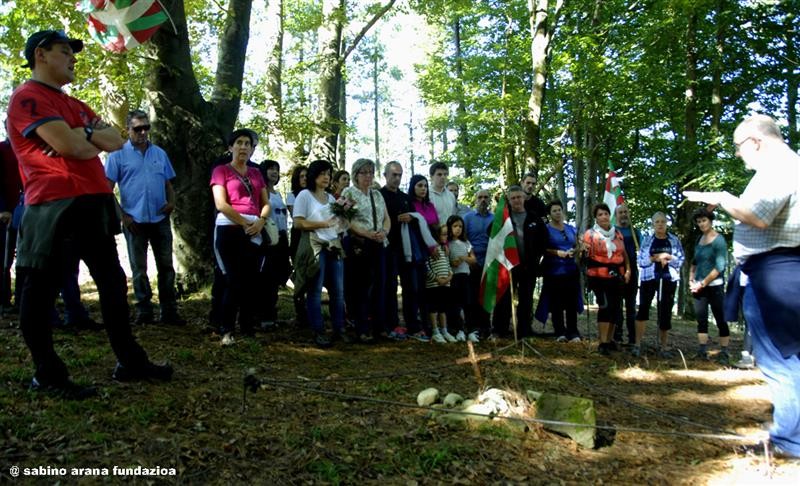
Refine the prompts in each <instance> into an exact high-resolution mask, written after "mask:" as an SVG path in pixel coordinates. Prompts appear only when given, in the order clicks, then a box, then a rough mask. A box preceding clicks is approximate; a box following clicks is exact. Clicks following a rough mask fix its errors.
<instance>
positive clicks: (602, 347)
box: [597, 343, 611, 356]
mask: <svg viewBox="0 0 800 486" xmlns="http://www.w3.org/2000/svg"><path fill="white" fill-rule="evenodd" d="M597 352H598V353H600V354H601V355H603V356H609V355H610V354H611V347H610V346H609V344H608V343H600V344H599V345H598V346H597Z"/></svg>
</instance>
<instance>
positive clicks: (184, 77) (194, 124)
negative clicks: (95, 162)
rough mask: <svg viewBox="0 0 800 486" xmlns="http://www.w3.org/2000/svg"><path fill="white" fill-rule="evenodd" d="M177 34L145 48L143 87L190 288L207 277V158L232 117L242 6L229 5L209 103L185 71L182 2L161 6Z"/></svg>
mask: <svg viewBox="0 0 800 486" xmlns="http://www.w3.org/2000/svg"><path fill="white" fill-rule="evenodd" d="M164 7H165V8H166V9H167V10H168V11H169V12H170V14H171V16H172V20H173V22H174V23H175V27H176V29H177V34H176V33H174V32H173V31H172V30H171V29H160V30H159V31H158V32H157V33H156V35H155V36H154V37H153V40H152V42H150V43H147V44H145V47H146V48H147V49H149V50H150V54H153V56H152V57H154V58H155V59H156V62H153V63H152V65H151V72H150V74H149V75H148V76H147V77H146V83H147V87H148V91H149V95H150V98H151V100H150V101H151V105H152V107H153V110H154V112H155V116H154V118H153V120H151V123H152V125H153V132H152V139H153V142H154V143H156V144H158V145H159V146H161V147H162V148H163V149H164V150H165V151H166V152H167V154H168V155H169V158H170V160H171V161H172V165H173V167H174V168H175V172H176V174H177V177H176V179H175V192H176V196H177V201H176V203H177V204H176V208H175V212H174V213H173V217H172V224H173V228H174V230H175V255H176V257H177V259H178V264H179V271H180V273H181V280H182V282H183V284H184V287H185V288H186V289H187V290H189V291H192V290H195V289H197V288H198V287H199V286H201V285H204V284H206V283H208V282H209V281H210V280H211V277H212V275H213V265H212V264H211V261H212V260H211V259H212V251H211V250H212V248H211V241H212V229H213V214H214V210H213V205H212V200H211V194H210V191H209V189H208V181H209V177H210V172H209V168H210V165H211V162H212V160H213V159H214V158H215V157H216V156H217V155H219V154H221V153H223V152H224V151H225V149H226V144H225V138H226V137H227V136H228V134H230V132H231V131H232V129H233V126H234V123H235V121H236V116H237V114H238V112H239V100H240V97H241V87H242V76H243V73H244V62H245V56H244V53H245V52H246V50H247V41H248V35H249V21H250V9H251V1H250V0H230V2H229V4H228V17H227V19H226V23H225V29H224V30H223V33H222V35H221V37H220V39H219V58H218V64H217V76H216V85H215V88H214V96H213V101H212V102H211V103H209V102H207V101H206V100H204V99H203V97H202V95H201V93H200V88H199V85H198V83H197V80H196V78H195V76H194V73H193V71H192V59H191V54H190V51H189V36H188V32H187V26H186V13H185V11H184V8H183V2H182V1H178V0H164Z"/></svg>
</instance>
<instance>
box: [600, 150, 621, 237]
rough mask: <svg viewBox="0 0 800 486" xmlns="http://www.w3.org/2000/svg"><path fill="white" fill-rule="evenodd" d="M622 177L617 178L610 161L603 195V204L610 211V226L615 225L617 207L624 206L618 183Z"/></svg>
mask: <svg viewBox="0 0 800 486" xmlns="http://www.w3.org/2000/svg"><path fill="white" fill-rule="evenodd" d="M621 181H622V177H619V176H617V171H616V170H614V166H613V165H612V164H611V161H609V162H608V174H607V175H606V190H605V192H604V193H603V202H604V203H606V204H607V205H608V209H610V210H611V224H614V223H615V219H616V218H615V217H614V216H615V214H616V209H617V206H619V205H622V204H625V198H624V197H622V187H621V186H620V182H621Z"/></svg>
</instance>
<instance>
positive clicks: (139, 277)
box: [124, 218, 178, 316]
mask: <svg viewBox="0 0 800 486" xmlns="http://www.w3.org/2000/svg"><path fill="white" fill-rule="evenodd" d="M136 229H137V232H136V234H133V233H131V232H130V231H128V230H127V229H125V230H124V233H125V241H126V242H127V243H128V258H129V260H130V263H131V272H132V273H133V294H134V296H136V310H137V312H138V313H139V314H143V315H152V314H153V304H152V303H151V300H152V298H153V291H152V290H151V289H150V279H149V278H148V276H147V245H148V244H149V245H150V247H151V248H153V257H155V261H156V270H157V272H158V301H159V302H160V306H161V314H162V316H165V315H170V314H175V313H176V312H177V310H178V308H177V307H178V306H177V302H176V298H175V269H174V268H173V267H172V228H170V225H169V218H164V219H162V220H161V221H159V222H158V223H136Z"/></svg>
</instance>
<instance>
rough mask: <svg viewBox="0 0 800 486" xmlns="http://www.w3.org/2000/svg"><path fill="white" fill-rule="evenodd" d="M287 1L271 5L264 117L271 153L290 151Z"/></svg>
mask: <svg viewBox="0 0 800 486" xmlns="http://www.w3.org/2000/svg"><path fill="white" fill-rule="evenodd" d="M283 2H284V0H269V1H268V2H267V12H266V16H267V22H266V28H267V34H268V36H267V38H266V43H265V47H266V49H265V50H266V52H267V53H268V57H267V82H266V103H265V105H264V116H265V118H266V120H267V127H268V129H269V133H268V135H269V150H270V152H271V153H280V154H284V153H286V152H288V151H289V150H288V147H287V142H286V137H285V135H284V132H283V90H282V73H283V15H284V6H283Z"/></svg>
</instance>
